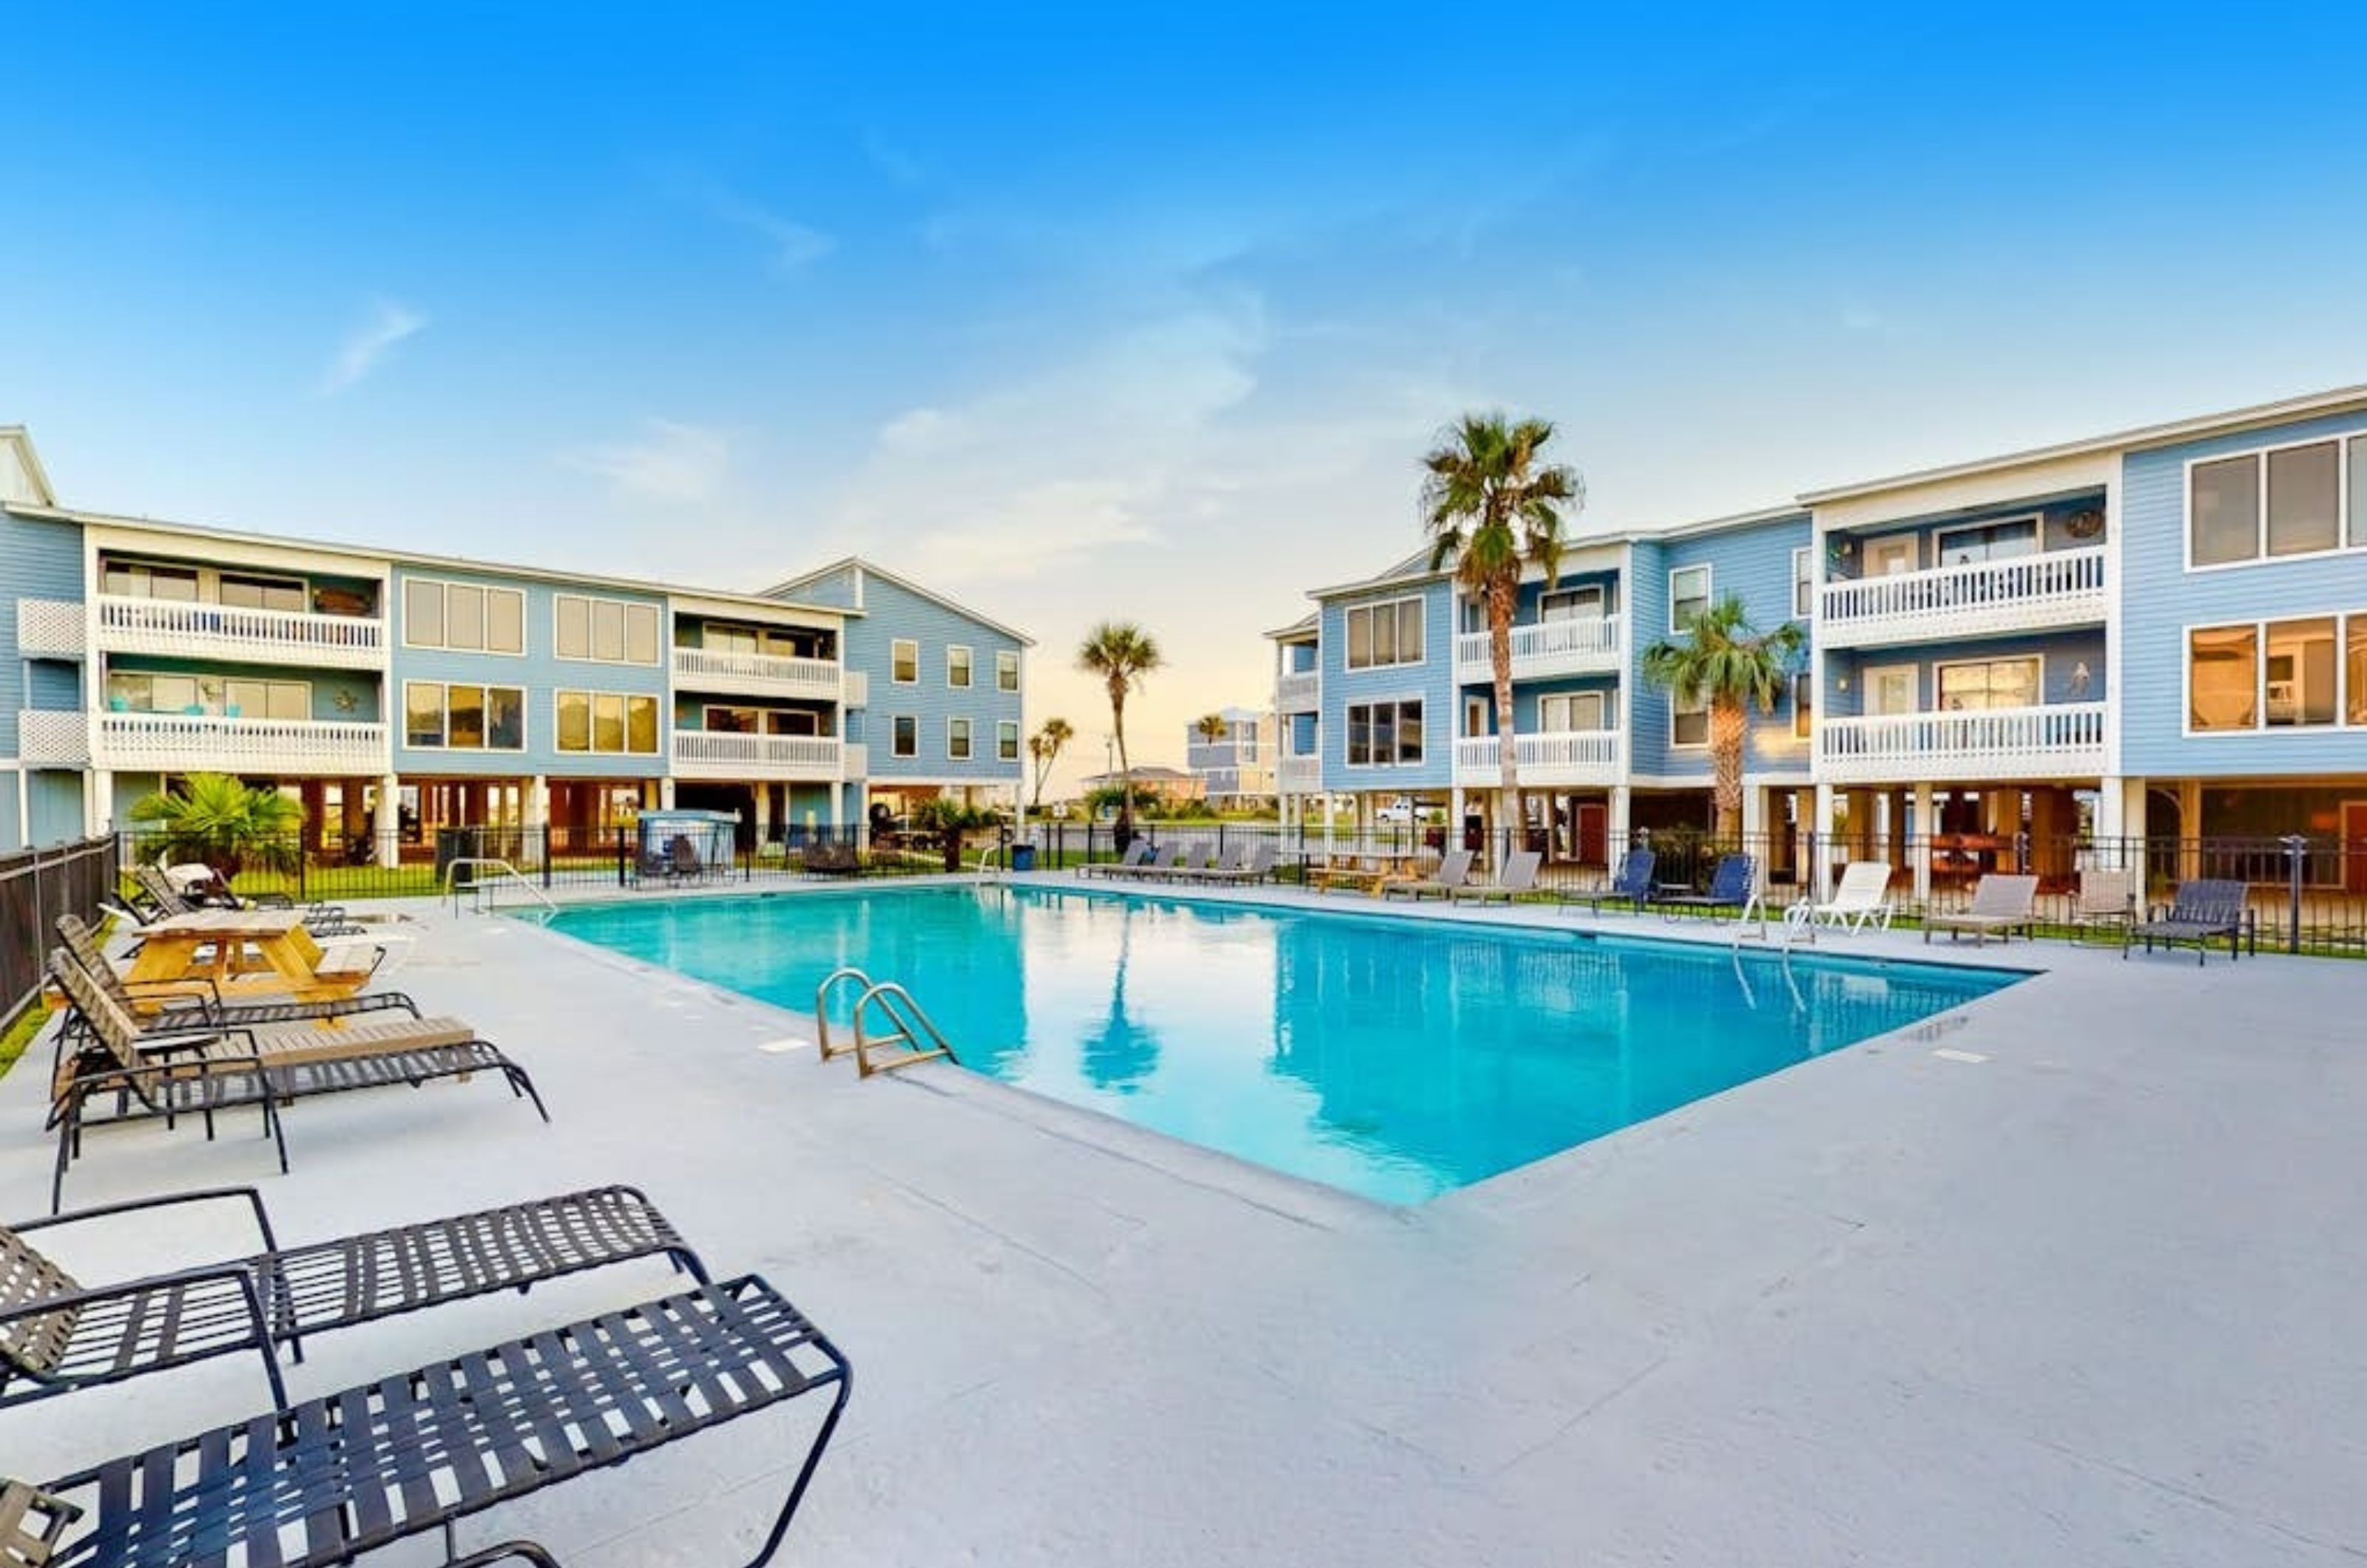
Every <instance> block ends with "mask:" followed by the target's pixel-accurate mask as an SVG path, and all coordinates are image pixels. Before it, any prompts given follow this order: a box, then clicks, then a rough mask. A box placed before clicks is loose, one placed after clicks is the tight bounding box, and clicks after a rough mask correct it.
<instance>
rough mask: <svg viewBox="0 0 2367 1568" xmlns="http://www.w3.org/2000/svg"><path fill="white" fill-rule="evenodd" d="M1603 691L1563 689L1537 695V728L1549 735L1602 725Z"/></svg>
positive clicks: (1594, 728) (1598, 727)
mask: <svg viewBox="0 0 2367 1568" xmlns="http://www.w3.org/2000/svg"><path fill="white" fill-rule="evenodd" d="M1537 728H1539V729H1541V730H1543V731H1545V732H1546V734H1548V735H1561V734H1568V733H1569V732H1571V731H1573V730H1577V731H1591V730H1597V729H1601V728H1603V694H1602V693H1601V692H1563V693H1560V694H1557V695H1553V696H1546V697H1539V698H1538V699H1537Z"/></svg>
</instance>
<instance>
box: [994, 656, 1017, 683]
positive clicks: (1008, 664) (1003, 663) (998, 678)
mask: <svg viewBox="0 0 2367 1568" xmlns="http://www.w3.org/2000/svg"><path fill="white" fill-rule="evenodd" d="M1006 674H1007V675H1008V676H1009V677H1010V679H1008V680H1005V679H1004V676H1005V675H1006ZM994 689H995V690H996V691H998V692H1016V691H1017V690H1019V650H1018V649H1015V648H998V649H995V650H994Z"/></svg>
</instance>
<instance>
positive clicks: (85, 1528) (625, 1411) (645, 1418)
mask: <svg viewBox="0 0 2367 1568" xmlns="http://www.w3.org/2000/svg"><path fill="white" fill-rule="evenodd" d="M852 1379H853V1371H852V1369H851V1368H850V1367H849V1366H848V1364H847V1360H846V1358H845V1357H844V1356H843V1355H841V1354H840V1353H839V1351H838V1349H837V1348H836V1347H835V1346H833V1345H832V1344H831V1342H830V1340H829V1339H828V1337H825V1336H824V1335H823V1334H822V1332H821V1330H820V1329H818V1328H816V1327H815V1326H814V1325H813V1324H812V1323H810V1322H809V1321H808V1320H807V1319H806V1317H805V1316H804V1315H803V1314H800V1313H799V1312H798V1310H797V1308H796V1307H794V1306H792V1305H790V1304H789V1303H788V1302H787V1300H786V1299H785V1298H783V1297H782V1296H781V1295H780V1294H779V1293H778V1292H776V1291H775V1290H774V1289H773V1288H772V1287H771V1286H770V1285H768V1284H766V1283H765V1282H764V1280H762V1279H760V1278H758V1277H756V1276H754V1275H748V1276H744V1277H742V1278H741V1279H737V1280H729V1281H727V1282H725V1283H723V1284H719V1285H701V1286H700V1287H699V1288H698V1289H697V1290H694V1291H688V1292H683V1293H681V1294H679V1295H674V1296H668V1297H666V1298H664V1299H663V1300H659V1301H653V1302H647V1303H642V1304H640V1305H639V1306H632V1307H627V1308H625V1309H624V1310H622V1311H618V1312H606V1313H603V1314H599V1315H598V1316H596V1317H592V1318H587V1319H584V1320H583V1321H581V1322H577V1323H572V1324H569V1325H565V1326H563V1327H559V1328H552V1329H547V1330H544V1331H542V1332H540V1333H537V1334H533V1335H530V1336H527V1337H521V1338H518V1339H514V1340H511V1341H508V1342H506V1343H504V1344H499V1345H494V1346H491V1347H488V1348H485V1349H482V1350H479V1351H476V1352H474V1353H472V1354H469V1355H464V1356H454V1357H450V1358H447V1359H439V1360H436V1361H434V1362H431V1363H430V1364H428V1365H426V1366H424V1367H420V1368H418V1369H417V1370H416V1371H408V1372H398V1373H396V1374H395V1375H393V1376H382V1377H376V1378H372V1379H370V1380H368V1382H361V1383H357V1384H356V1385H355V1386H353V1387H351V1388H348V1389H345V1390H342V1391H340V1392H338V1393H331V1394H327V1395H325V1396H323V1397H321V1398H318V1399H309V1400H305V1401H303V1402H302V1403H300V1404H292V1405H287V1406H284V1407H283V1408H281V1409H279V1410H278V1411H277V1412H272V1413H266V1414H263V1415H258V1416H249V1417H246V1418H244V1419H242V1420H239V1421H234V1422H232V1423H229V1424H227V1425H225V1426H221V1427H215V1428H214V1429H213V1430H211V1431H208V1432H203V1433H199V1434H198V1435H196V1436H193V1437H189V1438H183V1439H181V1440H180V1441H178V1442H172V1443H166V1444H164V1445H163V1446H161V1447H159V1448H156V1449H153V1450H149V1451H148V1452H147V1453H144V1454H137V1455H130V1456H127V1457H125V1458H122V1459H118V1460H113V1461H108V1462H107V1463H104V1464H99V1465H96V1466H93V1467H92V1468H90V1469H87V1470H83V1471H78V1472H74V1474H71V1475H67V1476H64V1477H62V1478H61V1479H59V1480H56V1481H51V1482H46V1483H42V1484H41V1485H40V1486H39V1487H38V1488H32V1487H26V1486H24V1485H22V1484H21V1483H13V1482H12V1483H7V1491H6V1494H5V1495H0V1517H12V1516H15V1517H23V1518H25V1519H27V1520H28V1521H39V1523H38V1526H37V1527H36V1529H35V1530H25V1531H23V1534H24V1535H25V1536H26V1537H28V1538H29V1540H31V1541H32V1542H33V1543H34V1549H33V1553H28V1554H25V1555H12V1556H11V1557H9V1558H8V1559H7V1561H10V1562H19V1563H22V1562H48V1563H49V1564H51V1568H101V1565H105V1568H178V1565H179V1564H184V1563H195V1562H207V1563H221V1562H246V1563H265V1562H268V1563H273V1564H277V1568H330V1565H331V1564H343V1563H349V1562H353V1561H354V1559H355V1558H357V1557H358V1556H361V1555H363V1554H365V1553H367V1552H370V1551H376V1550H378V1549H379V1548H380V1547H383V1546H387V1545H389V1544H391V1543H392V1542H395V1541H399V1540H409V1539H411V1538H413V1537H416V1536H423V1535H429V1534H435V1533H438V1532H445V1533H444V1540H443V1541H442V1542H441V1544H440V1546H439V1548H438V1554H437V1557H436V1561H438V1562H447V1561H454V1559H453V1555H452V1551H451V1547H452V1540H451V1537H450V1535H449V1533H448V1531H449V1528H450V1527H451V1526H452V1525H454V1524H455V1523H456V1522H458V1521H459V1520H460V1519H463V1518H466V1517H470V1516H472V1515H474V1514H477V1513H479V1512H481V1510H483V1509H486V1508H489V1507H493V1506H495V1505H497V1504H501V1503H506V1502H509V1501H511V1500H513V1499H515V1498H518V1497H523V1496H525V1495H527V1494H529V1493H534V1492H539V1491H540V1490H542V1488H544V1487H546V1486H549V1485H552V1484H554V1483H559V1482H561V1481H569V1480H572V1479H574V1478H575V1477H577V1476H580V1475H585V1474H589V1473H591V1472H594V1471H595V1470H601V1469H605V1468H606V1467H608V1466H611V1465H617V1464H622V1463H625V1462H626V1461H629V1460H632V1459H635V1458H638V1457H639V1456H640V1455H641V1454H644V1453H647V1452H649V1451H651V1450H653V1449H657V1448H660V1447H663V1445H665V1444H668V1443H671V1442H674V1440H676V1439H677V1438H686V1437H688V1436H690V1435H691V1434H692V1433H694V1432H702V1431H705V1430H707V1429H708V1427H718V1426H721V1425H723V1424H724V1423H726V1422H729V1421H732V1420H735V1419H737V1418H738V1417H740V1416H746V1415H750V1414H753V1412H755V1411H759V1410H764V1409H767V1408H769V1407H771V1406H774V1405H776V1404H783V1403H785V1402H788V1401H792V1400H795V1399H797V1398H798V1397H799V1396H800V1395H803V1394H808V1393H816V1392H818V1391H824V1390H826V1391H829V1393H830V1394H831V1396H832V1397H831V1405H830V1409H829V1413H828V1414H827V1415H825V1416H823V1417H822V1419H821V1425H820V1427H819V1429H818V1430H817V1431H816V1433H815V1435H814V1438H813V1440H812V1442H811V1444H810V1447H809V1448H808V1449H807V1450H806V1454H805V1458H804V1460H803V1461H802V1462H801V1463H799V1464H798V1466H797V1468H796V1470H795V1472H794V1476H795V1478H794V1479H793V1480H792V1482H791V1483H790V1485H789V1491H788V1496H787V1500H786V1501H785V1502H784V1503H783V1504H782V1506H781V1508H780V1511H779V1512H778V1514H777V1515H776V1517H774V1520H773V1523H772V1526H771V1528H770V1530H769V1532H768V1533H767V1534H766V1536H765V1538H764V1541H763V1543H762V1544H761V1545H760V1546H759V1548H758V1549H757V1552H756V1556H755V1558H754V1559H753V1562H751V1564H750V1568H759V1565H761V1564H763V1563H765V1562H771V1561H772V1559H773V1556H774V1554H775V1553H776V1552H777V1551H779V1550H780V1546H781V1540H782V1538H783V1537H784V1536H785V1535H787V1532H788V1528H789V1523H790V1521H791V1519H792V1518H793V1517H795V1515H796V1513H797V1509H798V1504H799V1502H801V1501H802V1500H803V1499H804V1496H805V1494H806V1488H807V1486H808V1484H809V1483H810V1482H811V1481H812V1479H813V1475H814V1472H815V1470H816V1468H817V1467H818V1466H819V1465H820V1464H821V1456H822V1452H823V1450H825V1449H826V1448H827V1447H828V1446H829V1443H830V1439H831V1434H832V1432H834V1431H835V1430H836V1429H837V1427H838V1420H839V1416H840V1413H841V1412H842V1411H843V1410H844V1408H845V1405H846V1396H847V1392H848V1390H849V1388H850V1387H851V1386H852ZM664 1506H670V1503H669V1499H667V1498H664V1497H650V1498H644V1499H642V1511H643V1513H644V1516H645V1517H646V1516H647V1515H649V1514H651V1513H654V1512H658V1511H662V1509H663V1507H664ZM669 1528H673V1527H669ZM36 1531H37V1532H38V1533H36ZM20 1550H21V1549H20ZM34 1553H37V1554H34ZM521 1555H523V1556H524V1557H526V1559H527V1561H529V1562H546V1563H547V1562H549V1556H548V1554H538V1552H537V1551H521V1549H520V1545H519V1543H517V1542H514V1541H513V1542H508V1543H505V1544H504V1545H502V1546H499V1547H495V1548H492V1549H490V1550H489V1551H481V1552H479V1553H476V1554H474V1555H473V1556H470V1557H468V1558H462V1559H458V1560H457V1561H458V1562H493V1561H495V1560H497V1559H499V1558H503V1557H518V1556H521ZM456 1568H457V1563H456Z"/></svg>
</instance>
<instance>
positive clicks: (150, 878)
mask: <svg viewBox="0 0 2367 1568" xmlns="http://www.w3.org/2000/svg"><path fill="white" fill-rule="evenodd" d="M207 874H208V875H209V876H211V875H212V873H211V872H210V870H209V871H208V873H207ZM131 879H132V880H133V881H134V882H136V883H138V884H139V885H140V887H141V890H142V891H143V892H144V893H146V894H147V895H148V899H149V902H150V903H152V904H153V905H154V907H155V908H156V909H157V911H158V913H159V916H160V917H169V916H173V915H188V914H194V913H196V912H197V911H198V910H199V909H295V908H297V905H296V902H295V900H294V899H292V898H290V897H288V896H287V895H286V894H285V893H266V894H257V895H256V896H255V897H253V898H251V899H250V898H241V897H239V896H238V895H237V894H235V893H232V891H231V890H230V885H229V884H228V883H226V882H223V881H222V880H221V879H220V878H219V877H215V878H213V880H212V881H210V883H208V884H207V885H206V886H207V887H208V889H209V891H207V892H206V893H204V894H201V895H200V894H193V893H184V892H183V891H182V890H181V889H180V888H178V887H176V886H174V885H173V879H172V878H171V877H170V876H168V875H166V874H164V869H163V868H162V867H160V866H153V865H134V866H133V867H132V868H131ZM299 912H300V913H301V914H302V916H303V917H304V929H305V930H306V931H311V933H312V935H313V936H314V937H315V938H316V939H317V938H320V937H324V936H362V935H366V934H368V933H367V932H365V931H363V930H362V928H361V927H360V926H357V925H356V924H355V923H354V922H353V921H352V920H351V919H349V918H347V916H346V914H345V908H344V907H343V906H341V905H336V904H307V905H305V906H304V907H303V908H301V909H300V911H299Z"/></svg>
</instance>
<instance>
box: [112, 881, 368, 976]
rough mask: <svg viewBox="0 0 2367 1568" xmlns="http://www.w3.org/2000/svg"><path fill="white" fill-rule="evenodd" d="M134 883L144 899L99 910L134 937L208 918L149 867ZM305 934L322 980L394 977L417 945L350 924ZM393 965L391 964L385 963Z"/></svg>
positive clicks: (321, 925)
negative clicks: (317, 954)
mask: <svg viewBox="0 0 2367 1568" xmlns="http://www.w3.org/2000/svg"><path fill="white" fill-rule="evenodd" d="M131 874H132V880H133V881H134V882H136V883H138V884H139V885H140V886H141V887H142V890H143V892H144V893H145V895H146V896H145V897H141V898H134V899H132V900H131V901H130V902H129V903H128V904H122V905H116V904H102V905H101V906H100V907H101V908H104V909H106V910H107V912H108V913H109V914H111V915H115V916H118V917H119V918H120V919H122V920H123V921H124V922H125V923H126V924H127V925H129V926H130V927H131V928H132V929H133V930H135V931H142V930H145V929H146V928H148V927H150V926H153V925H155V924H156V923H158V922H159V921H161V920H168V919H178V918H179V917H181V916H184V915H197V914H203V913H205V912H206V908H207V906H203V905H198V904H193V903H191V902H190V901H189V900H188V899H187V898H184V897H182V896H181V895H180V894H179V893H178V892H177V891H176V890H175V888H174V887H173V886H172V884H171V883H169V882H166V881H165V880H164V876H163V874H161V873H159V872H157V871H155V869H154V868H153V867H150V866H134V867H132V870H131ZM303 924H304V934H305V935H307V936H309V937H311V939H312V942H313V944H314V945H315V946H317V947H319V948H320V950H321V964H320V969H321V973H322V974H323V975H332V976H345V975H351V974H353V973H354V972H355V971H357V970H358V971H360V972H361V973H362V975H364V976H376V975H378V974H379V973H380V972H381V971H383V972H384V973H387V974H390V975H391V974H392V973H393V972H394V971H395V970H396V969H399V968H401V967H402V959H404V958H406V957H408V956H409V955H410V952H411V947H412V943H413V941H414V940H415V939H414V938H413V936H412V935H411V933H410V932H408V931H390V930H389V929H387V927H386V925H384V924H379V925H376V926H363V925H358V924H356V923H355V922H353V921H352V920H350V919H337V920H325V919H324V920H321V921H318V922H314V921H311V920H309V919H308V920H306V921H305V922H303ZM390 960H392V962H391V963H390V962H389V961H390Z"/></svg>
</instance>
